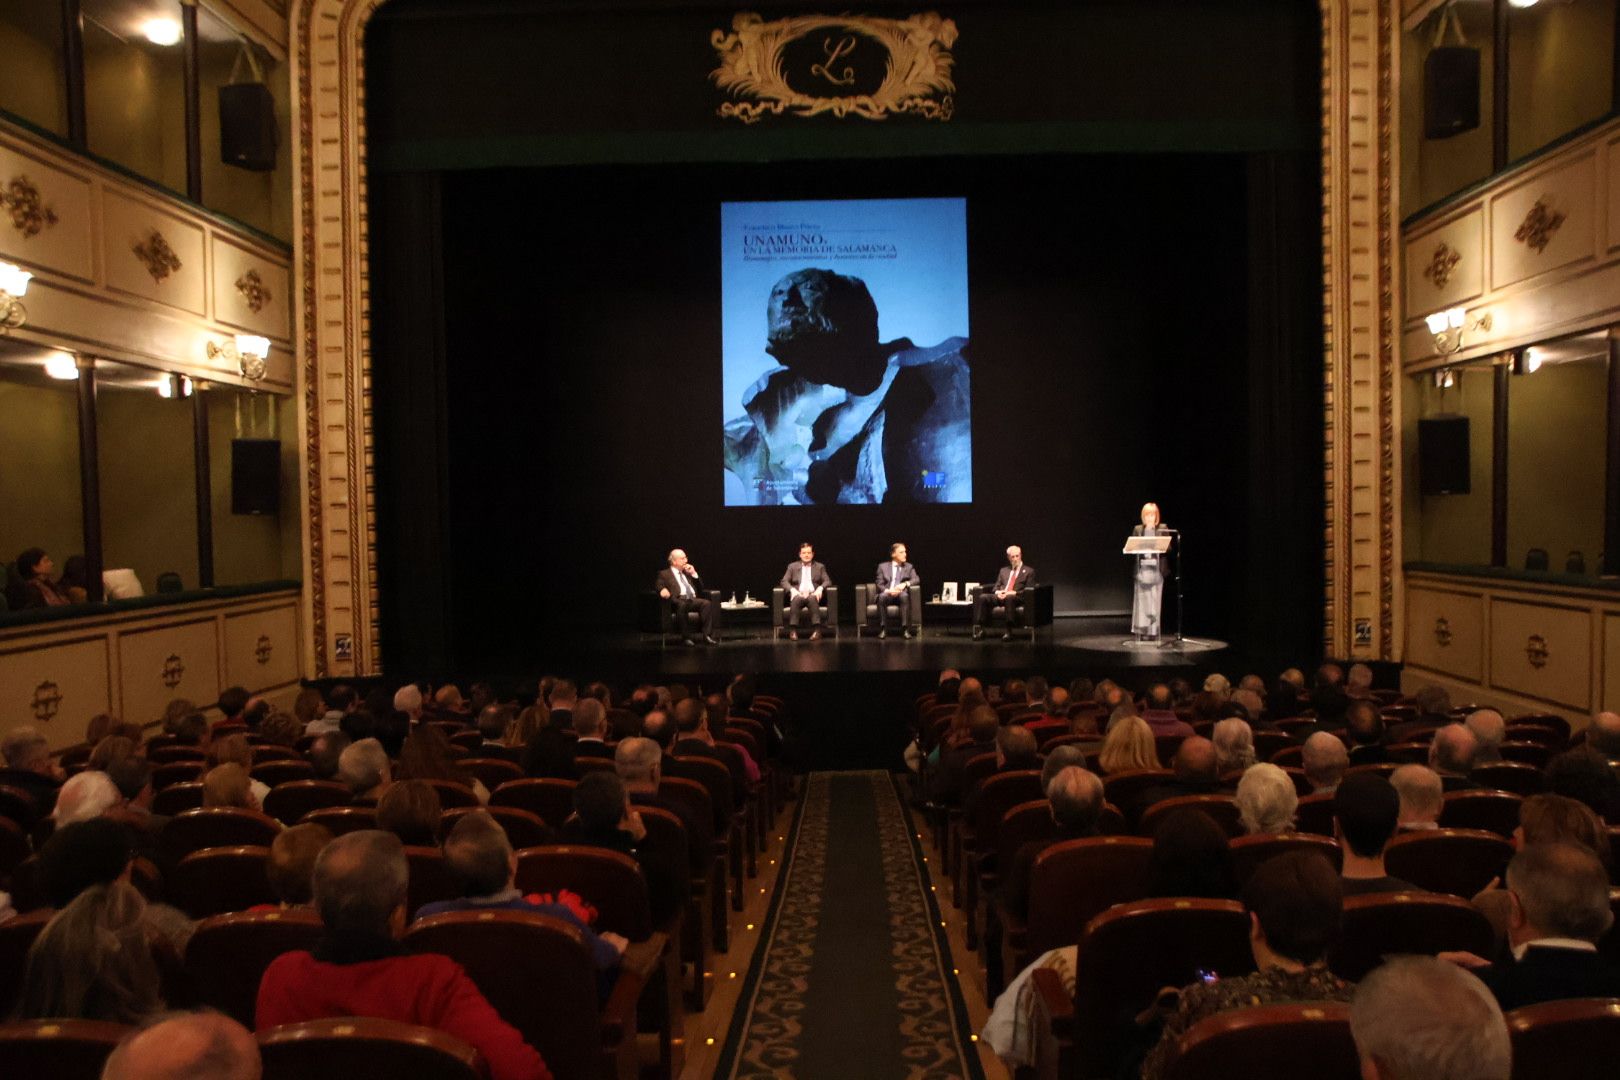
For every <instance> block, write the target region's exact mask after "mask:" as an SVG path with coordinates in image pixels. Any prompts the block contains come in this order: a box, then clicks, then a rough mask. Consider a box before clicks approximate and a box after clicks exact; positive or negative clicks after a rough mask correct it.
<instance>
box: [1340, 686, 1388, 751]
mask: <svg viewBox="0 0 1620 1080" xmlns="http://www.w3.org/2000/svg"><path fill="white" fill-rule="evenodd" d="M1344 722H1345V732H1346V733H1347V734H1348V735H1349V736H1350V749H1351V751H1352V752H1353V756H1352V759H1351V760H1353V761H1354V762H1355V763H1356V764H1357V765H1376V764H1380V763H1382V762H1385V761H1388V760H1389V752H1388V751H1387V750H1385V749H1384V717H1383V714H1382V713H1380V712H1379V711H1378V706H1377V704H1375V703H1374V702H1371V701H1352V702H1351V703H1350V708H1349V709H1348V710H1346V712H1345V714H1344Z"/></svg>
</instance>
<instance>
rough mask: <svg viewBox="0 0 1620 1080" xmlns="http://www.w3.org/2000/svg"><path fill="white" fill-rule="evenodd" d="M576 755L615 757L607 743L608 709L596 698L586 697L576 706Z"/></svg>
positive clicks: (579, 756)
mask: <svg viewBox="0 0 1620 1080" xmlns="http://www.w3.org/2000/svg"><path fill="white" fill-rule="evenodd" d="M574 734H576V735H578V736H579V738H577V739H575V740H574V757H575V758H582V757H599V758H611V757H613V747H611V746H609V745H608V744H607V710H606V709H604V708H602V703H601V702H600V701H597V700H596V699H595V698H585V699H584V700H582V701H581V702H580V703H579V704H578V705H576V706H574Z"/></svg>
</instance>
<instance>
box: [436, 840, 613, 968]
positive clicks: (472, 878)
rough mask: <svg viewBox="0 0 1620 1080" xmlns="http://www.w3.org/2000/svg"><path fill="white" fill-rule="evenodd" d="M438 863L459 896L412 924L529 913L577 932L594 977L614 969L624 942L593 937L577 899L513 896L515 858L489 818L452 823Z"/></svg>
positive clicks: (583, 907)
mask: <svg viewBox="0 0 1620 1080" xmlns="http://www.w3.org/2000/svg"><path fill="white" fill-rule="evenodd" d="M444 860H445V865H446V866H447V867H448V868H449V870H450V873H451V874H453V875H454V876H455V878H456V880H457V881H458V882H459V883H460V885H461V888H462V890H463V892H464V893H465V895H464V896H462V897H461V898H460V899H459V900H440V901H437V902H435V903H431V904H424V905H423V906H422V909H421V910H420V911H418V912H417V913H416V917H417V918H418V919H425V918H428V917H429V916H431V915H442V914H444V913H445V912H447V911H486V910H501V911H532V912H534V913H536V914H538V915H550V916H551V917H552V918H554V919H561V920H562V921H563V922H566V923H570V924H572V925H573V926H576V927H578V928H579V930H580V932H581V933H582V934H583V935H584V936H585V943H586V945H587V946H588V947H589V948H590V950H591V956H592V957H593V958H594V959H595V960H596V967H597V970H598V971H601V972H604V973H606V972H610V971H612V970H614V969H615V968H617V967H618V964H619V957H621V956H623V955H624V950H625V948H626V946H628V945H629V942H628V941H627V940H626V939H625V938H623V937H620V936H619V935H618V934H612V933H607V932H605V931H604V932H603V933H602V934H600V935H598V934H596V933H595V932H593V931H592V930H591V928H590V926H589V925H588V924H587V922H586V920H585V918H584V916H583V915H582V914H581V913H582V912H583V911H586V910H588V909H587V908H586V905H585V904H584V902H583V901H581V900H580V899H579V898H578V897H575V896H573V895H572V894H571V893H566V892H565V893H564V895H563V897H562V898H560V899H557V900H553V899H551V898H550V897H541V896H524V895H522V894H521V893H519V892H518V890H517V887H516V886H515V885H514V884H513V882H514V879H515V877H516V875H517V855H516V854H514V853H513V851H512V843H511V841H510V840H509V839H508V838H507V836H506V830H505V829H503V828H501V826H500V823H499V822H497V821H496V820H495V819H494V818H492V817H490V816H489V814H487V813H485V812H483V811H479V812H477V813H471V814H465V815H463V816H462V817H461V818H460V819H459V820H457V821H456V824H455V827H454V828H452V829H451V830H450V835H449V836H447V837H445V840H444ZM570 901H571V902H570ZM610 984H611V980H604V982H603V983H602V984H601V985H602V987H603V988H604V989H605V988H606V987H607V986H608V985H610Z"/></svg>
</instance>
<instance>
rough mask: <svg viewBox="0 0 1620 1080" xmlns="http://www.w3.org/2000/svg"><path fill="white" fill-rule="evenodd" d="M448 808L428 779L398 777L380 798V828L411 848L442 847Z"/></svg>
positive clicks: (378, 801) (378, 815)
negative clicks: (443, 820) (442, 822)
mask: <svg viewBox="0 0 1620 1080" xmlns="http://www.w3.org/2000/svg"><path fill="white" fill-rule="evenodd" d="M443 814H444V807H443V806H442V805H441V804H440V802H439V793H438V792H437V791H435V790H434V788H433V785H432V784H430V783H428V782H427V781H426V780H395V781H394V782H393V783H392V784H389V785H388V789H387V790H386V791H384V792H383V793H382V798H380V799H378V800H377V828H379V829H381V830H383V831H384V832H391V833H393V834H394V835H395V836H397V837H399V840H400V843H402V844H405V845H407V846H410V847H438V846H439V821H440V818H441V817H442V815H443Z"/></svg>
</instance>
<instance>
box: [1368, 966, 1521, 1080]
mask: <svg viewBox="0 0 1620 1080" xmlns="http://www.w3.org/2000/svg"><path fill="white" fill-rule="evenodd" d="M1350 1034H1351V1037H1352V1038H1354V1039H1355V1041H1356V1051H1357V1053H1358V1054H1359V1055H1360V1057H1361V1075H1362V1077H1363V1078H1364V1080H1508V1076H1509V1075H1510V1073H1511V1071H1512V1057H1513V1054H1512V1046H1511V1044H1510V1041H1509V1038H1508V1029H1507V1023H1506V1022H1505V1021H1504V1020H1503V1017H1502V1010H1501V1008H1500V1007H1499V1006H1498V1005H1497V1004H1496V1000H1495V999H1494V998H1492V997H1491V995H1490V994H1489V993H1488V992H1487V991H1486V990H1485V988H1484V987H1483V986H1481V985H1480V982H1479V980H1478V979H1472V978H1469V977H1468V975H1466V974H1465V973H1463V972H1461V971H1459V970H1457V968H1456V967H1455V966H1454V965H1451V964H1448V963H1446V962H1445V961H1444V960H1439V959H1436V958H1434V957H1432V956H1397V957H1394V958H1393V959H1391V960H1388V961H1386V962H1385V963H1384V964H1383V965H1382V966H1381V967H1379V968H1377V969H1376V970H1374V971H1373V972H1372V973H1371V974H1369V975H1368V976H1367V977H1366V978H1365V979H1363V980H1362V981H1361V984H1360V985H1359V986H1357V987H1356V994H1355V997H1354V999H1352V1000H1351V1002H1350Z"/></svg>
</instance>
